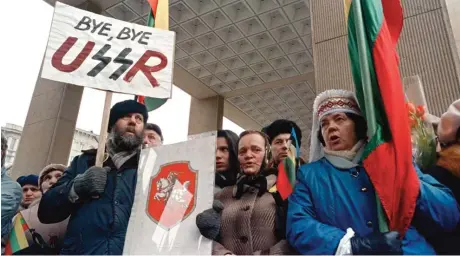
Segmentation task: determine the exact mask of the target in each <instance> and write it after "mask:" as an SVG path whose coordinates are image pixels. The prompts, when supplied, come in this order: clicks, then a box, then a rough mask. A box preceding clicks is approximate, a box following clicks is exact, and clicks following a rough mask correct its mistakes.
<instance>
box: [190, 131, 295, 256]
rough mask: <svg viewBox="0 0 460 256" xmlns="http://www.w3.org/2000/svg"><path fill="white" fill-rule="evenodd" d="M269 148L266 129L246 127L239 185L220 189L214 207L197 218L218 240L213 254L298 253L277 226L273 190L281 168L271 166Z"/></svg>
mask: <svg viewBox="0 0 460 256" xmlns="http://www.w3.org/2000/svg"><path fill="white" fill-rule="evenodd" d="M269 152H270V148H269V141H268V137H267V136H266V135H265V134H264V133H262V132H259V131H245V132H243V133H242V134H241V135H240V139H239V141H238V160H239V164H240V168H241V172H240V173H241V175H240V177H239V178H238V180H237V182H236V185H234V186H231V187H225V188H224V189H223V190H222V191H220V192H219V193H217V194H216V195H215V201H214V204H213V208H212V209H208V210H205V211H204V212H202V213H200V214H198V215H197V218H196V223H197V227H198V228H199V230H200V232H201V234H202V235H203V236H205V237H207V238H209V239H212V240H214V241H215V244H214V248H213V255H226V254H237V255H248V254H262V255H266V254H280V255H283V254H292V253H294V252H293V251H292V248H291V247H290V245H289V244H288V243H287V241H286V240H284V239H281V238H280V237H282V236H283V234H277V230H276V228H275V227H276V226H277V223H275V221H276V214H277V213H276V211H277V207H276V203H275V199H274V197H273V196H272V195H271V193H270V192H269V190H270V188H272V187H273V186H274V185H275V183H276V178H277V177H276V174H277V170H276V169H267V165H268V154H269ZM281 232H283V231H281Z"/></svg>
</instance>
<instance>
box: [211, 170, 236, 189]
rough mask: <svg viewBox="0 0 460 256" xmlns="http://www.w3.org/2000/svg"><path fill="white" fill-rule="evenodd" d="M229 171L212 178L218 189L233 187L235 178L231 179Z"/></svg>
mask: <svg viewBox="0 0 460 256" xmlns="http://www.w3.org/2000/svg"><path fill="white" fill-rule="evenodd" d="M230 172H231V171H228V170H227V171H225V172H223V173H216V176H215V178H214V184H215V185H216V186H217V187H219V188H224V187H228V186H233V185H235V182H236V180H235V178H232V177H231V173H230Z"/></svg>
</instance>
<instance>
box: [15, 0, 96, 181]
mask: <svg viewBox="0 0 460 256" xmlns="http://www.w3.org/2000/svg"><path fill="white" fill-rule="evenodd" d="M77 7H78V8H81V9H85V10H89V11H92V12H95V13H100V8H98V6H96V5H95V4H94V3H92V2H89V1H86V2H84V3H82V4H81V5H79V6H77ZM40 75H41V70H40V72H39V75H38V78H37V82H36V84H35V89H34V93H33V95H32V100H31V102H30V106H29V111H28V113H27V118H26V121H25V124H24V128H23V131H22V134H21V140H20V142H19V146H18V150H17V152H16V157H15V159H14V164H13V169H12V172H11V174H12V178H13V179H16V178H18V177H19V176H22V175H25V174H31V173H35V174H38V173H39V172H40V171H41V170H42V169H43V167H45V166H46V165H48V164H50V163H59V164H67V162H68V158H69V153H70V149H71V146H72V140H73V135H74V131H75V125H76V122H77V118H78V112H79V110H80V102H81V98H82V95H83V87H81V86H76V85H72V84H65V83H60V82H56V81H51V80H47V79H43V78H41V77H40Z"/></svg>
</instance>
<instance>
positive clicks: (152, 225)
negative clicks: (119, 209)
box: [123, 134, 216, 255]
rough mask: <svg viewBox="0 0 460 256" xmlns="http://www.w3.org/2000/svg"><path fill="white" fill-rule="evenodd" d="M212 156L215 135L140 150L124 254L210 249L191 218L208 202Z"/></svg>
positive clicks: (206, 252)
mask: <svg viewBox="0 0 460 256" xmlns="http://www.w3.org/2000/svg"><path fill="white" fill-rule="evenodd" d="M215 156H216V136H215V134H214V135H212V136H207V137H200V138H197V139H194V140H189V141H186V142H182V143H178V144H174V145H165V146H160V147H150V148H146V149H143V150H142V152H141V156H140V160H139V169H138V177H137V185H136V195H135V201H134V205H133V208H132V211H131V217H130V219H129V225H128V230H127V233H126V240H125V246H124V251H123V254H126V255H158V254H166V255H183V254H187V255H193V254H195V255H210V254H211V252H212V241H211V240H208V239H206V238H204V237H203V236H201V234H200V231H199V230H198V228H197V226H196V223H195V219H196V215H197V214H198V213H201V212H203V211H204V210H207V209H210V208H211V207H212V202H213V199H214V194H213V189H214V171H215Z"/></svg>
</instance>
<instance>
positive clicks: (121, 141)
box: [107, 125, 144, 153]
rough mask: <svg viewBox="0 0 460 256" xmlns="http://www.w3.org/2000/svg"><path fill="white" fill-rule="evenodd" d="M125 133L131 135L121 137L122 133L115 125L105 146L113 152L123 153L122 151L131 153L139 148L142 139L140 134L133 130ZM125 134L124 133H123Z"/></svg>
mask: <svg viewBox="0 0 460 256" xmlns="http://www.w3.org/2000/svg"><path fill="white" fill-rule="evenodd" d="M127 131H130V132H133V134H134V136H133V135H123V132H122V131H120V130H119V129H118V127H117V126H116V125H115V126H113V128H112V131H111V132H110V134H109V137H108V138H107V144H108V145H107V146H108V147H109V148H110V149H111V151H114V152H117V153H118V152H123V151H133V150H135V149H137V148H139V147H140V146H141V144H142V141H143V140H144V138H143V137H142V134H141V133H140V134H138V133H137V132H136V131H135V130H134V128H132V130H131V129H129V130H128V128H127ZM125 133H126V131H125Z"/></svg>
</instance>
